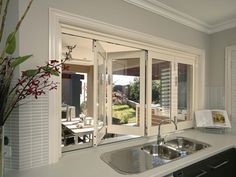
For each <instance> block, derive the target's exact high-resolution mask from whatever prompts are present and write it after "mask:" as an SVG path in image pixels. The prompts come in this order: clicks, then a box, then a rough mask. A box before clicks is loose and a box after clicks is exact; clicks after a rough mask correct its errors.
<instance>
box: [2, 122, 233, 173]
mask: <svg viewBox="0 0 236 177" xmlns="http://www.w3.org/2000/svg"><path fill="white" fill-rule="evenodd" d="M173 136H184V137H188V138H191V139H196V140H199V141H202V142H205V143H208V144H210V145H211V147H209V148H207V149H204V150H201V151H198V152H196V153H194V154H191V155H188V156H187V157H184V158H181V159H179V160H175V161H173V162H170V163H168V164H165V165H162V166H159V167H156V168H153V169H151V170H148V171H145V172H143V173H139V174H134V175H122V174H119V173H118V172H116V171H115V170H113V169H112V168H111V167H110V166H108V165H107V164H106V163H105V162H103V161H102V160H101V159H100V156H101V154H102V153H104V152H109V151H113V150H116V149H121V148H124V147H128V146H134V145H139V144H143V143H146V142H148V141H150V139H149V140H148V139H138V140H137V139H136V140H130V141H124V142H119V143H113V144H108V145H103V146H99V147H96V148H88V149H83V150H78V151H73V152H68V153H65V154H63V156H62V158H61V159H60V160H59V162H57V163H55V164H52V165H48V166H44V167H38V168H33V169H29V170H23V171H18V170H8V171H7V172H6V177H126V176H131V177H132V176H134V177H163V176H165V175H167V174H170V173H171V172H174V171H176V170H178V169H181V168H183V167H186V166H188V165H191V164H193V163H195V162H198V161H200V160H203V159H205V158H207V157H210V156H212V155H215V154H217V153H219V152H222V151H224V150H226V149H229V148H231V147H236V124H233V125H232V129H231V130H230V131H229V132H227V133H225V134H213V133H206V132H203V131H199V130H186V131H184V132H182V133H176V134H175V135H171V136H169V137H166V139H170V138H173Z"/></svg>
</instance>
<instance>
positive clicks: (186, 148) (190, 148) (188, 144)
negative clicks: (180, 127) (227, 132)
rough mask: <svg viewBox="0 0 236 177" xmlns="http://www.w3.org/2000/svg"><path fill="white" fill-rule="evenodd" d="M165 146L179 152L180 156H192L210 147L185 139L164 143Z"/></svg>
mask: <svg viewBox="0 0 236 177" xmlns="http://www.w3.org/2000/svg"><path fill="white" fill-rule="evenodd" d="M165 145H166V146H170V147H172V148H174V149H175V150H177V151H179V152H180V153H181V154H186V155H188V154H192V153H194V152H197V151H199V150H202V149H205V148H207V147H209V146H210V145H209V144H206V143H203V142H200V141H196V140H193V139H189V138H185V137H177V138H175V139H172V140H169V141H166V142H165Z"/></svg>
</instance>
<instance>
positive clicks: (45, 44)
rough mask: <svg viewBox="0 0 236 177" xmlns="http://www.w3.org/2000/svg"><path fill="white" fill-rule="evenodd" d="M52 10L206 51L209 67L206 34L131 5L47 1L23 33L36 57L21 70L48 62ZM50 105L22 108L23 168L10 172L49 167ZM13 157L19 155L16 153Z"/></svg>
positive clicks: (107, 0)
mask: <svg viewBox="0 0 236 177" xmlns="http://www.w3.org/2000/svg"><path fill="white" fill-rule="evenodd" d="M14 2H15V1H14ZM17 2H18V3H19V4H17V3H16V4H14V7H18V10H19V13H20V14H22V13H23V11H24V9H25V7H26V5H27V3H28V0H18V1H17ZM49 8H55V9H60V10H63V11H67V12H70V13H74V14H77V15H81V16H86V17H89V18H93V19H96V20H99V21H103V22H106V23H110V24H113V25H116V26H121V27H124V28H128V29H131V30H136V31H139V32H142V33H146V34H149V35H153V36H157V37H162V38H165V39H168V40H172V41H175V42H180V43H183V44H186V45H190V46H193V47H196V48H200V49H203V50H205V51H206V65H207V66H208V65H209V63H208V57H209V54H208V51H209V41H210V40H209V35H207V34H205V33H202V32H198V31H196V30H193V29H191V28H189V27H186V26H184V25H181V24H178V23H176V22H174V21H171V20H168V19H166V18H164V17H161V16H158V15H156V14H153V13H151V12H148V11H146V10H144V9H141V8H138V7H136V6H133V5H131V4H127V3H125V2H124V1H122V0H99V1H88V0H67V1H65V0H47V1H34V2H33V4H32V8H31V9H30V11H29V14H28V16H27V18H26V19H25V21H24V22H23V24H22V28H21V29H20V32H19V54H20V55H25V54H33V57H32V58H31V60H28V61H27V62H26V63H24V64H23V65H21V66H20V67H21V68H20V69H21V70H24V69H28V68H32V67H33V66H37V65H42V64H44V63H45V61H48V52H49V41H48V39H49V32H48V29H49V25H48V23H49ZM207 66H206V67H207ZM47 103H48V97H47V96H45V97H43V98H42V99H41V100H39V101H35V102H33V103H32V102H31V103H30V104H33V107H32V106H31V105H30V104H27V105H25V106H24V107H21V108H20V112H21V114H20V115H19V122H17V121H16V122H12V124H14V125H16V126H18V125H19V126H20V129H19V135H18V136H17V137H18V141H19V143H18V144H14V146H17V149H20V151H19V152H18V153H17V154H16V155H14V156H12V158H11V161H16V160H17V159H18V162H19V164H17V165H16V164H12V165H11V166H8V167H9V168H16V169H18V168H19V169H27V168H32V167H36V166H42V165H47V164H48V161H49V159H48V151H47V150H48V131H49V130H48V129H49V127H48V120H49V119H50V117H49V116H48V107H47ZM34 105H37V106H38V107H37V106H34ZM42 110H43V113H42ZM34 126H35V127H34ZM10 138H13V137H10ZM13 153H15V152H14V149H13Z"/></svg>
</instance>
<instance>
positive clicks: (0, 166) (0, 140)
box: [0, 126, 4, 177]
mask: <svg viewBox="0 0 236 177" xmlns="http://www.w3.org/2000/svg"><path fill="white" fill-rule="evenodd" d="M3 176H4V126H0V177H3Z"/></svg>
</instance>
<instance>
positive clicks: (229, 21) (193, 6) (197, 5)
mask: <svg viewBox="0 0 236 177" xmlns="http://www.w3.org/2000/svg"><path fill="white" fill-rule="evenodd" d="M124 1H125V2H128V3H131V4H134V5H136V6H139V7H141V8H144V9H146V10H149V11H151V12H153V13H157V14H159V15H161V16H164V17H166V18H169V19H172V20H174V21H176V22H178V23H181V24H184V25H186V26H189V27H192V28H194V29H196V30H199V31H202V32H205V33H208V34H211V33H214V32H218V31H222V30H226V29H229V28H233V27H236V0H124Z"/></svg>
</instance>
